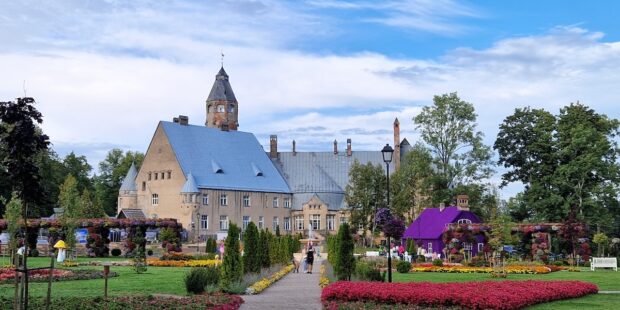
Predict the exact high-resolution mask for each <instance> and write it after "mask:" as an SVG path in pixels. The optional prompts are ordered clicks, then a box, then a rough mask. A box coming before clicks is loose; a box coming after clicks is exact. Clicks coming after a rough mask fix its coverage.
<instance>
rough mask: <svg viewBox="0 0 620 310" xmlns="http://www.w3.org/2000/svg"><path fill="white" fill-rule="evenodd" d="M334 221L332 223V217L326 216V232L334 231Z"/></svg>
mask: <svg viewBox="0 0 620 310" xmlns="http://www.w3.org/2000/svg"><path fill="white" fill-rule="evenodd" d="M334 223H335V221H334V216H333V215H328V216H327V230H334V229H336V226H335V225H334Z"/></svg>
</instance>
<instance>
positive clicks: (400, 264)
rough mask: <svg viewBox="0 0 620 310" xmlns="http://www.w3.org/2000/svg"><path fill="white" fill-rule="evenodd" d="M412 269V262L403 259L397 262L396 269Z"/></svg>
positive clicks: (401, 271)
mask: <svg viewBox="0 0 620 310" xmlns="http://www.w3.org/2000/svg"><path fill="white" fill-rule="evenodd" d="M410 270H411V263H409V262H408V261H404V260H401V261H399V262H398V263H397V264H396V271H398V272H400V273H407V272H409V271H410Z"/></svg>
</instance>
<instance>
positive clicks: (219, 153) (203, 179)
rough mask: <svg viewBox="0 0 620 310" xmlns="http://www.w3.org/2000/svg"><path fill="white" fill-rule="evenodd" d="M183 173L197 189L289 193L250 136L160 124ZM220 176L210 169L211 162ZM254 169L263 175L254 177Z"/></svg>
mask: <svg viewBox="0 0 620 310" xmlns="http://www.w3.org/2000/svg"><path fill="white" fill-rule="evenodd" d="M160 126H162V128H163V130H164V133H165V134H166V136H167V137H168V141H169V142H170V145H171V147H172V150H173V152H174V154H175V156H176V158H177V161H178V162H179V165H180V166H181V169H182V170H183V173H184V174H189V173H190V172H191V173H192V176H193V177H194V180H195V183H196V187H197V188H211V189H228V190H240V191H256V192H274V193H290V189H289V187H288V185H287V184H286V181H285V180H284V178H283V177H282V176H281V175H280V173H279V172H278V171H277V170H276V167H275V166H274V165H273V164H272V163H271V161H270V160H269V157H267V154H266V153H265V151H264V150H263V147H262V146H261V145H260V143H258V140H256V137H254V135H253V134H251V133H247V132H242V131H222V130H220V129H217V128H208V127H203V126H194V125H180V124H177V123H171V122H164V121H162V122H160ZM214 162H215V163H217V166H218V167H219V168H221V173H216V171H214V170H213V163H214ZM254 166H256V167H258V168H259V169H260V171H261V172H262V175H258V176H257V174H256V172H255V170H254Z"/></svg>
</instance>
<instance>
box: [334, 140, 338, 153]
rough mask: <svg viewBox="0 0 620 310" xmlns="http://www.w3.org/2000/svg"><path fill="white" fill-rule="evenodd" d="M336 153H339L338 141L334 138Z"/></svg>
mask: <svg viewBox="0 0 620 310" xmlns="http://www.w3.org/2000/svg"><path fill="white" fill-rule="evenodd" d="M334 154H336V155H337V154H338V141H336V140H334Z"/></svg>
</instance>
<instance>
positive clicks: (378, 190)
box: [345, 160, 386, 236]
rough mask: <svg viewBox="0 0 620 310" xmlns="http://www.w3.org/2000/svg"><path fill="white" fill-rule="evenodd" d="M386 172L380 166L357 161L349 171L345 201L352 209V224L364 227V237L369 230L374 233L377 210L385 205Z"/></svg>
mask: <svg viewBox="0 0 620 310" xmlns="http://www.w3.org/2000/svg"><path fill="white" fill-rule="evenodd" d="M385 188H386V178H385V171H384V170H383V168H382V167H381V166H380V165H376V166H373V165H372V164H371V163H367V164H364V165H363V164H360V163H359V161H357V160H355V161H354V162H353V164H352V165H351V168H350V169H349V184H347V186H346V188H345V199H346V201H347V205H349V208H350V209H351V222H352V224H353V225H355V226H362V227H363V229H364V233H363V235H364V236H365V235H366V231H367V229H369V230H371V231H374V226H373V222H374V219H373V218H372V216H373V215H374V213H375V211H376V209H377V208H379V207H381V206H384V205H385V197H386V190H385Z"/></svg>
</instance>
